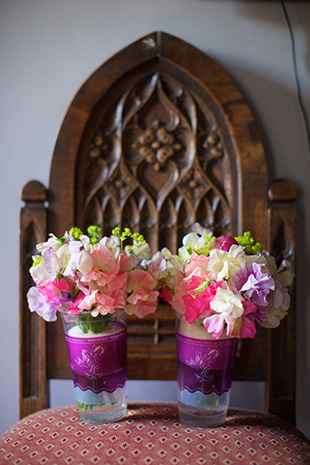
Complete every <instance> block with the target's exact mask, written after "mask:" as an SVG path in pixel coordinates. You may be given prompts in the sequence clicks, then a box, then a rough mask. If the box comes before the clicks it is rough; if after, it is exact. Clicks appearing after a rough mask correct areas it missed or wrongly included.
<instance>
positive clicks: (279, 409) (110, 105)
mask: <svg viewBox="0 0 310 465" xmlns="http://www.w3.org/2000/svg"><path fill="white" fill-rule="evenodd" d="M22 199H23V200H24V201H25V206H24V207H23V208H22V211H21V239H20V263H21V264H20V267H21V269H20V271H21V288H20V296H21V300H20V333H21V346H20V349H21V350H20V414H21V416H24V415H26V414H28V413H31V412H33V411H36V410H39V409H42V408H45V407H47V406H48V381H47V380H48V379H49V378H70V377H71V373H70V369H69V364H68V359H67V352H66V346H65V339H64V337H63V329H62V324H61V321H60V319H58V321H57V322H56V323H49V324H45V323H44V321H43V320H42V319H40V318H38V317H37V316H36V315H34V314H31V313H30V312H29V310H28V307H27V302H26V293H27V290H28V288H29V286H30V285H31V282H30V279H31V278H30V276H29V272H28V269H29V267H30V265H31V255H32V254H33V253H34V246H35V244H36V243H38V242H39V241H42V240H46V237H47V234H48V233H49V232H53V233H55V234H56V235H61V234H62V233H63V232H64V231H65V230H67V229H69V228H70V227H71V226H72V225H76V226H79V227H80V228H81V229H84V230H85V228H86V227H87V226H88V225H90V224H97V225H100V226H101V227H102V229H103V233H104V234H107V235H109V234H110V232H111V230H112V229H113V228H114V227H115V226H120V227H121V228H123V227H130V228H131V229H132V230H133V231H135V230H139V231H140V232H141V233H142V234H143V235H144V236H145V237H146V239H147V240H148V242H149V243H150V244H151V246H152V249H153V251H155V250H157V249H160V248H162V247H163V246H167V247H169V248H170V249H171V250H172V251H176V249H177V247H178V246H180V241H181V237H182V236H183V235H184V234H185V233H187V232H189V230H190V227H191V225H192V224H193V223H195V222H200V223H201V224H202V225H204V226H206V227H209V228H211V229H213V231H214V233H215V234H233V235H240V234H242V232H243V231H247V230H249V231H251V232H252V234H253V236H254V237H255V238H256V240H258V241H259V242H261V243H262V245H263V247H264V248H267V249H268V250H269V251H271V252H272V253H273V254H275V255H276V256H277V257H278V258H281V257H285V258H288V259H290V260H292V261H293V263H294V253H295V223H296V210H295V206H294V200H295V191H294V188H293V187H292V186H291V184H289V183H288V182H286V181H284V180H280V181H274V182H273V183H271V184H270V183H269V181H268V175H267V167H266V159H265V153H264V150H263V146H262V143H261V140H260V137H259V134H258V131H257V127H256V124H255V121H254V117H253V114H252V113H251V111H250V109H249V107H248V105H247V104H246V102H245V100H244V98H243V96H242V95H241V93H240V91H239V90H238V88H237V87H236V85H235V84H234V83H233V81H232V80H231V79H230V78H229V76H228V75H227V74H226V73H225V72H224V71H223V69H222V68H221V67H220V66H218V65H217V64H216V63H215V62H214V61H213V60H212V59H210V58H209V57H208V56H206V55H205V54H204V53H202V52H200V51H199V50H197V49H196V48H194V47H192V46H191V45H189V44H187V43H185V42H183V41H181V40H179V39H177V38H175V37H172V36H170V35H168V34H165V33H161V32H155V33H152V34H150V35H148V36H146V37H144V38H142V39H141V40H138V41H137V42H135V43H134V44H132V45H130V46H129V47H127V48H125V49H124V50H122V51H121V52H119V53H118V54H117V55H115V56H114V57H112V58H111V59H109V60H108V61H107V62H106V63H104V64H103V65H102V66H101V67H100V68H99V69H98V70H97V71H96V72H95V73H94V74H92V75H91V76H90V78H89V79H88V80H87V81H86V82H85V84H84V85H83V86H82V87H81V89H80V90H79V92H78V93H77V95H76V96H75V98H74V99H73V101H72V103H71V105H70V107H69V109H68V112H67V114H66V116H65V119H64V122H63V125H62V127H61V130H60V133H59V137H58V140H57V143H56V147H55V151H54V155H53V161H52V167H51V173H50V185H49V188H48V190H46V189H45V188H44V186H42V184H41V183H39V182H37V181H31V182H29V183H28V184H27V185H26V186H25V187H24V189H23V192H22ZM292 294H294V292H293V289H292ZM294 331H295V314H294V299H293V302H292V308H291V310H290V313H289V316H288V317H287V318H286V320H285V321H284V322H283V324H282V325H281V326H280V328H278V329H276V330H273V331H272V332H270V334H269V333H268V331H267V330H259V331H258V335H257V337H256V338H255V339H254V340H243V341H242V342H240V344H239V347H238V354H237V360H236V367H235V373H234V378H235V379H237V380H244V379H247V380H252V381H260V380H265V381H266V382H267V408H268V411H270V412H272V413H276V414H279V415H281V416H283V417H286V418H287V419H289V420H290V421H294V415H295V388H294V386H295V380H294V375H295V365H294V364H295V349H294V343H295V337H294V334H295V332H294ZM174 335H175V333H174V314H173V311H172V310H171V309H170V308H169V306H167V305H164V304H160V305H159V310H158V312H157V313H156V314H154V315H151V316H150V317H148V318H146V319H143V320H138V319H137V318H134V317H130V318H129V322H128V376H129V378H130V379H175V378H176V356H175V337H174Z"/></svg>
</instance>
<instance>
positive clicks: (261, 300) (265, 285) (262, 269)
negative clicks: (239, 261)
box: [230, 262, 275, 307]
mask: <svg viewBox="0 0 310 465" xmlns="http://www.w3.org/2000/svg"><path fill="white" fill-rule="evenodd" d="M230 281H231V285H232V286H233V287H234V288H235V289H236V291H238V292H240V294H242V296H243V297H244V298H245V299H246V300H248V301H249V302H251V303H253V304H254V305H256V306H257V307H267V306H268V305H269V304H270V302H269V294H270V292H271V291H274V289H275V282H274V279H273V278H272V276H271V275H270V273H269V269H268V268H267V266H266V265H262V264H259V263H255V262H254V263H251V264H250V265H244V266H242V267H241V269H240V270H239V271H237V272H236V273H234V274H233V275H232V276H231V279H230Z"/></svg>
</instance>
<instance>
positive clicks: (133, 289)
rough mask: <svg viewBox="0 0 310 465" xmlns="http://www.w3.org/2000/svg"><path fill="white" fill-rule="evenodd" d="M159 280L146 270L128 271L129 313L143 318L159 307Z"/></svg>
mask: <svg viewBox="0 0 310 465" xmlns="http://www.w3.org/2000/svg"><path fill="white" fill-rule="evenodd" d="M156 286H157V280H156V279H154V278H153V277H152V276H151V275H150V274H149V273H148V272H147V271H145V270H132V271H130V272H129V273H128V282H127V289H126V290H127V292H128V294H129V295H128V298H127V305H126V307H125V311H126V313H127V314H128V315H133V314H134V315H136V316H138V317H139V318H143V317H144V316H145V315H147V314H149V313H154V312H155V311H156V309H157V298H158V295H159V292H158V291H157V290H155V289H156Z"/></svg>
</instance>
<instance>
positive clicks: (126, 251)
mask: <svg viewBox="0 0 310 465" xmlns="http://www.w3.org/2000/svg"><path fill="white" fill-rule="evenodd" d="M87 233H88V234H87V235H85V234H83V232H82V231H81V230H80V229H79V228H71V229H70V231H69V232H66V233H65V234H64V236H63V237H60V238H58V237H56V236H55V235H54V234H50V237H49V239H48V241H47V242H43V243H40V244H38V245H37V246H36V248H37V250H38V252H39V253H38V254H37V255H34V256H33V265H32V266H31V268H30V274H31V276H32V278H33V280H34V282H35V286H33V287H31V288H30V289H29V291H28V293H27V299H28V304H29V308H30V310H31V311H35V312H36V313H38V314H39V315H40V316H41V317H42V318H44V320H46V321H55V320H56V319H57V311H60V312H68V313H72V314H79V313H81V312H83V311H84V312H85V311H86V312H89V313H90V315H91V317H92V318H95V317H96V316H98V315H99V314H101V315H109V314H112V313H114V312H115V311H116V310H117V309H124V310H125V312H126V313H127V314H129V315H132V314H135V315H136V316H138V317H140V318H143V317H144V316H145V315H147V314H149V313H153V312H155V310H156V308H157V298H158V295H159V291H158V289H159V282H158V279H157V278H156V276H158V266H159V263H156V260H155V262H154V263H153V262H152V256H151V253H150V247H149V244H148V243H147V242H146V241H145V239H144V238H143V236H141V235H140V234H138V233H134V234H132V233H131V231H130V229H129V228H125V230H124V231H123V232H122V233H121V231H120V228H115V229H114V230H113V231H112V235H111V237H103V238H101V239H100V234H101V229H100V228H99V227H97V226H90V227H89V228H88V230H87ZM127 240H131V244H128V245H125V242H126V241H127ZM147 267H148V268H149V270H147Z"/></svg>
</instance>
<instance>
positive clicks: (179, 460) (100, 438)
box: [0, 402, 310, 465]
mask: <svg viewBox="0 0 310 465" xmlns="http://www.w3.org/2000/svg"><path fill="white" fill-rule="evenodd" d="M0 463H1V465H2V464H7V463H9V464H13V465H28V464H29V465H36V464H40V465H44V464H48V465H53V464H57V465H59V464H60V465H61V464H65V465H70V464H74V465H75V464H78V465H84V464H85V465H86V464H92V465H95V464H105V465H109V464H116V465H122V464H125V465H133V464H137V465H139V464H145V465H150V464H154V465H160V464H172V465H174V464H178V465H182V464H190V465H193V464H198V465H202V464H211V465H217V464H221V465H230V464H239V463H240V464H244V465H256V464H259V465H261V464H264V463H266V464H267V463H269V464H277V465H280V464H291V465H293V464H294V465H295V464H296V465H298V464H309V463H310V441H309V440H308V439H307V438H306V437H305V436H304V435H303V434H302V433H301V432H299V431H298V430H297V429H296V428H294V427H293V426H292V425H290V424H288V423H286V422H284V421H283V420H281V419H279V418H277V417H274V416H271V415H265V414H263V413H258V412H252V411H246V410H239V409H238V410H237V409H230V411H229V415H228V418H227V421H226V423H225V424H224V425H223V426H221V427H217V428H194V427H189V426H187V425H185V424H182V423H180V421H179V419H178V412H177V405H176V404H174V403H165V402H160V403H145V402H139V403H130V404H129V410H128V416H127V417H126V418H125V419H123V420H122V421H119V422H118V423H112V424H109V425H93V424H88V423H85V422H83V421H81V419H80V417H79V414H78V411H77V409H76V407H74V406H69V407H59V408H55V409H47V410H42V411H40V412H37V413H35V414H32V415H29V416H27V417H25V418H24V419H22V420H21V421H20V422H18V423H17V424H16V425H14V426H13V427H12V428H11V429H9V430H8V431H7V432H6V433H5V434H4V435H3V436H2V437H1V438H0Z"/></svg>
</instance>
